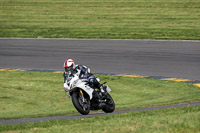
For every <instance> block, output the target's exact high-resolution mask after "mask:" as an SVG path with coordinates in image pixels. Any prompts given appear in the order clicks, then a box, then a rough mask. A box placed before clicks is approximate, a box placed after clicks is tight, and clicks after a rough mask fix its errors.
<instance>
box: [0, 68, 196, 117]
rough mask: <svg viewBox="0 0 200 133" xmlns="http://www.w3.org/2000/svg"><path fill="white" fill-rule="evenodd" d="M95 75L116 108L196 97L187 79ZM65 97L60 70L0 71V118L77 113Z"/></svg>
mask: <svg viewBox="0 0 200 133" xmlns="http://www.w3.org/2000/svg"><path fill="white" fill-rule="evenodd" d="M97 76H98V77H100V79H101V80H102V81H101V82H104V81H107V82H108V85H109V86H110V88H111V89H112V91H111V95H112V97H113V99H114V101H115V103H116V110H122V109H133V108H142V107H150V106H157V105H164V104H174V103H181V102H186V101H196V100H200V99H199V95H200V89H199V88H198V87H195V86H193V85H192V84H188V83H180V82H173V81H162V80H155V79H141V78H126V77H119V76H108V75H107V76H106V75H97ZM65 97H66V95H65V93H64V90H63V77H62V74H58V73H50V72H27V71H24V72H23V71H1V72H0V119H12V118H28V117H40V116H55V115H69V114H77V111H76V110H75V108H74V107H73V105H72V102H71V99H69V100H66V99H65Z"/></svg>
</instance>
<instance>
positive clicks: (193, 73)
mask: <svg viewBox="0 0 200 133" xmlns="http://www.w3.org/2000/svg"><path fill="white" fill-rule="evenodd" d="M199 51H200V41H162V40H95V39H92V40H87V39H81V40H78V39H0V68H12V69H15V68H16V69H17V68H18V69H38V70H42V69H43V70H58V71H59V70H63V62H64V61H65V60H66V59H68V58H72V59H74V61H75V62H77V63H79V64H84V65H86V66H88V67H90V68H91V70H92V72H95V73H112V74H119V73H120V74H121V73H126V74H139V75H148V76H149V75H151V76H164V77H177V78H188V79H194V80H200V52H199ZM188 105H191V106H194V105H200V101H197V102H192V103H184V104H176V105H166V106H159V107H152V108H143V109H133V110H126V111H116V112H114V113H111V114H116V113H127V112H134V111H145V110H146V111H148V110H154V109H162V108H173V107H184V106H188ZM97 115H98V116H102V115H108V114H106V113H97V114H90V115H87V116H82V115H70V116H54V117H41V118H27V119H26V118H24V119H15V120H0V123H1V124H17V123H21V124H23V123H27V122H39V121H45V120H62V119H72V118H83V117H91V116H97Z"/></svg>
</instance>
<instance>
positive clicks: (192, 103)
mask: <svg viewBox="0 0 200 133" xmlns="http://www.w3.org/2000/svg"><path fill="white" fill-rule="evenodd" d="M197 105H200V101H196V102H191V103H181V104H174V105H163V106H157V107H150V108H140V109H131V110H121V111H115V112H113V113H94V114H89V115H66V116H51V117H39V118H23V119H10V120H0V124H25V123H29V122H42V121H49V120H67V119H80V118H86V117H94V116H105V115H112V114H121V113H129V112H136V111H151V110H156V109H166V108H175V107H187V106H197Z"/></svg>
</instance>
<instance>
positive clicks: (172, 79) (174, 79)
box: [162, 78, 193, 82]
mask: <svg viewBox="0 0 200 133" xmlns="http://www.w3.org/2000/svg"><path fill="white" fill-rule="evenodd" d="M162 80H169V81H177V82H186V81H193V80H191V79H179V78H167V79H162Z"/></svg>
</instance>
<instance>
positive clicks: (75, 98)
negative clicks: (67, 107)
mask: <svg viewBox="0 0 200 133" xmlns="http://www.w3.org/2000/svg"><path fill="white" fill-rule="evenodd" d="M80 95H81V94H80V93H79V92H74V93H73V94H72V103H73V105H74V107H75V108H76V109H77V111H78V112H79V113H81V114H82V115H87V114H89V112H90V100H89V99H88V98H85V99H86V103H83V101H82V98H81V97H80Z"/></svg>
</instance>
